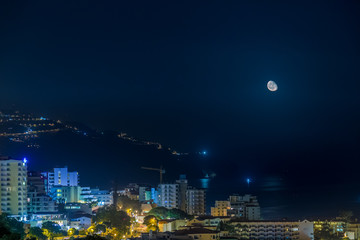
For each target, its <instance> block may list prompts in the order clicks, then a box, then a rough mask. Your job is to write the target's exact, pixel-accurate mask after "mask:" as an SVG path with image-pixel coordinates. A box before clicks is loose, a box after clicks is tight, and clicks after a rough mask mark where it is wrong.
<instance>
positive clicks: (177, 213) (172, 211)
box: [167, 208, 189, 219]
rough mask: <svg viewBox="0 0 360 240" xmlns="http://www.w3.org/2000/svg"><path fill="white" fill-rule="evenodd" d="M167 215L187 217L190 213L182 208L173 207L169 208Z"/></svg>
mask: <svg viewBox="0 0 360 240" xmlns="http://www.w3.org/2000/svg"><path fill="white" fill-rule="evenodd" d="M167 217H168V218H171V219H187V218H189V215H188V214H187V213H186V212H184V211H182V210H180V209H176V208H173V209H169V210H168V214H167Z"/></svg>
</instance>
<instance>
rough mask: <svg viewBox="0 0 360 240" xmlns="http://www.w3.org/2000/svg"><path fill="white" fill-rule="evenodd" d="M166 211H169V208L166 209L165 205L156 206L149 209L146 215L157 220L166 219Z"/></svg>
mask: <svg viewBox="0 0 360 240" xmlns="http://www.w3.org/2000/svg"><path fill="white" fill-rule="evenodd" d="M168 211H169V209H167V208H165V207H156V208H153V209H151V210H150V211H149V212H148V215H153V216H155V217H156V219H157V220H160V219H166V218H167V217H168Z"/></svg>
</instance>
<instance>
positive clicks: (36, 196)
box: [27, 172, 57, 214]
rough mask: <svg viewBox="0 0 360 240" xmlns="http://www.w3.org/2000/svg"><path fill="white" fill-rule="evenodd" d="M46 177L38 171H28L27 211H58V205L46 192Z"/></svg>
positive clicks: (30, 212) (31, 212) (34, 212)
mask: <svg viewBox="0 0 360 240" xmlns="http://www.w3.org/2000/svg"><path fill="white" fill-rule="evenodd" d="M43 178H44V177H43V176H42V175H41V174H40V173H38V172H28V186H27V187H28V190H27V213H28V214H37V213H44V212H46V213H51V212H57V205H56V203H55V201H53V200H52V198H51V197H49V196H48V195H46V193H45V184H44V179H43Z"/></svg>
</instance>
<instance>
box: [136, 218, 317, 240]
mask: <svg viewBox="0 0 360 240" xmlns="http://www.w3.org/2000/svg"><path fill="white" fill-rule="evenodd" d="M221 225H226V226H227V227H221ZM159 229H160V230H159V232H157V233H145V234H142V236H141V239H143V240H160V239H171V240H219V239H223V240H231V239H234V240H237V239H259V240H260V239H269V240H270V239H271V240H275V239H292V240H294V239H299V240H312V239H314V223H313V222H310V221H307V220H304V221H264V220H257V221H249V220H245V219H243V220H242V219H238V218H237V219H235V218H232V217H212V216H202V217H197V218H195V219H192V220H164V221H160V222H159Z"/></svg>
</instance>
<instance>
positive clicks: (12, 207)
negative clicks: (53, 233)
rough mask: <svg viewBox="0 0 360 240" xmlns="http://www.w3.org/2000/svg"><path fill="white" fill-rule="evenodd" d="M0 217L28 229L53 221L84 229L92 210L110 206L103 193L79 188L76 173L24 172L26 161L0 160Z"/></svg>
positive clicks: (108, 195) (109, 198)
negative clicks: (29, 226)
mask: <svg viewBox="0 0 360 240" xmlns="http://www.w3.org/2000/svg"><path fill="white" fill-rule="evenodd" d="M0 185H1V188H0V195H1V196H0V214H1V213H6V214H9V215H10V216H12V217H15V218H17V219H18V220H21V221H25V222H27V223H29V224H30V225H31V226H41V224H42V222H44V221H49V220H51V221H55V222H57V223H58V224H59V225H60V226H63V227H66V228H72V227H75V228H78V229H79V228H85V229H86V228H88V227H89V226H90V225H91V217H92V210H93V209H92V208H91V206H90V205H93V206H95V207H100V206H103V205H110V204H112V202H113V198H112V194H111V192H110V191H107V190H99V189H93V188H90V187H81V186H80V184H79V174H78V172H69V171H68V168H67V167H64V168H54V169H53V170H52V171H50V172H34V171H28V169H27V160H26V158H25V159H23V160H15V159H11V158H9V157H0Z"/></svg>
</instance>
